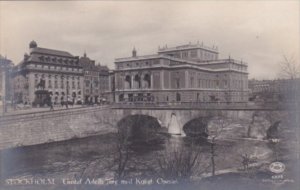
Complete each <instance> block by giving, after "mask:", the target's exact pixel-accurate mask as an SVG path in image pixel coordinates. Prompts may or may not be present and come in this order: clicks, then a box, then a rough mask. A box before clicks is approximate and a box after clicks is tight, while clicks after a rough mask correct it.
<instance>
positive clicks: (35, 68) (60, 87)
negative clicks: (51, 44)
mask: <svg viewBox="0 0 300 190" xmlns="http://www.w3.org/2000/svg"><path fill="white" fill-rule="evenodd" d="M13 81H14V84H13V91H14V95H13V96H14V100H15V102H17V103H24V104H34V103H36V101H37V100H38V99H39V92H46V93H48V94H49V95H50V97H51V100H52V102H53V103H54V104H59V103H61V102H66V101H69V102H70V101H71V102H73V103H77V102H80V101H82V92H83V69H82V66H80V64H79V57H78V56H73V55H72V54H70V53H68V52H66V51H60V50H54V49H47V48H41V47H38V45H37V43H36V42H35V41H32V42H30V44H29V54H27V53H26V54H25V55H24V59H23V60H22V61H21V63H20V64H19V65H17V66H16V67H15V68H14V70H13ZM39 100H40V99H39ZM40 101H41V100H40ZM42 101H44V100H42ZM43 103H45V102H43Z"/></svg>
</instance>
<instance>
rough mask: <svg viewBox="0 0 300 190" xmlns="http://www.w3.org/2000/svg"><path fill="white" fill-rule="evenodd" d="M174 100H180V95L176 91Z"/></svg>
mask: <svg viewBox="0 0 300 190" xmlns="http://www.w3.org/2000/svg"><path fill="white" fill-rule="evenodd" d="M176 101H177V102H180V101H181V95H180V94H179V93H176Z"/></svg>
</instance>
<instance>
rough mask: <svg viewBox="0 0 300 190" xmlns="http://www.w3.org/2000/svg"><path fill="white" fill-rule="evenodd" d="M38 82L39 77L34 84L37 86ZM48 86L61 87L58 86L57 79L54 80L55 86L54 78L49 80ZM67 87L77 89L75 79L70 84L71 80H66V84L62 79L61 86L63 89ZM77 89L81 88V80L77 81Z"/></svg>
mask: <svg viewBox="0 0 300 190" xmlns="http://www.w3.org/2000/svg"><path fill="white" fill-rule="evenodd" d="M38 84H39V81H38V79H35V81H34V85H35V86H37V85H38ZM47 87H48V88H52V87H54V88H59V86H58V81H57V80H55V81H54V86H53V84H52V80H48V83H47ZM65 87H69V88H72V89H76V85H75V81H72V83H71V85H69V81H67V82H66V85H65V83H64V81H61V82H60V88H61V89H64V88H65ZM77 89H80V82H79V81H78V82H77Z"/></svg>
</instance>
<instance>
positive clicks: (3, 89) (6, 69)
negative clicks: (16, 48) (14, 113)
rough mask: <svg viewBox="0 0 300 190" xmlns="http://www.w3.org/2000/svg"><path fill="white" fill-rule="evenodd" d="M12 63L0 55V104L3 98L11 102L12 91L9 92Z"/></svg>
mask: <svg viewBox="0 0 300 190" xmlns="http://www.w3.org/2000/svg"><path fill="white" fill-rule="evenodd" d="M13 66H14V65H13V63H12V61H11V60H9V59H7V58H6V57H3V56H2V55H0V101H1V104H3V103H2V101H3V98H4V97H5V99H6V100H7V101H8V100H11V97H12V91H11V85H12V81H11V77H10V75H11V71H12V68H13Z"/></svg>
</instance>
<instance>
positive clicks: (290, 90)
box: [249, 78, 300, 101]
mask: <svg viewBox="0 0 300 190" xmlns="http://www.w3.org/2000/svg"><path fill="white" fill-rule="evenodd" d="M249 89H250V94H249V97H250V99H251V100H255V99H256V100H263V101H296V100H299V95H300V78H297V79H276V80H254V79H252V80H249Z"/></svg>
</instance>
